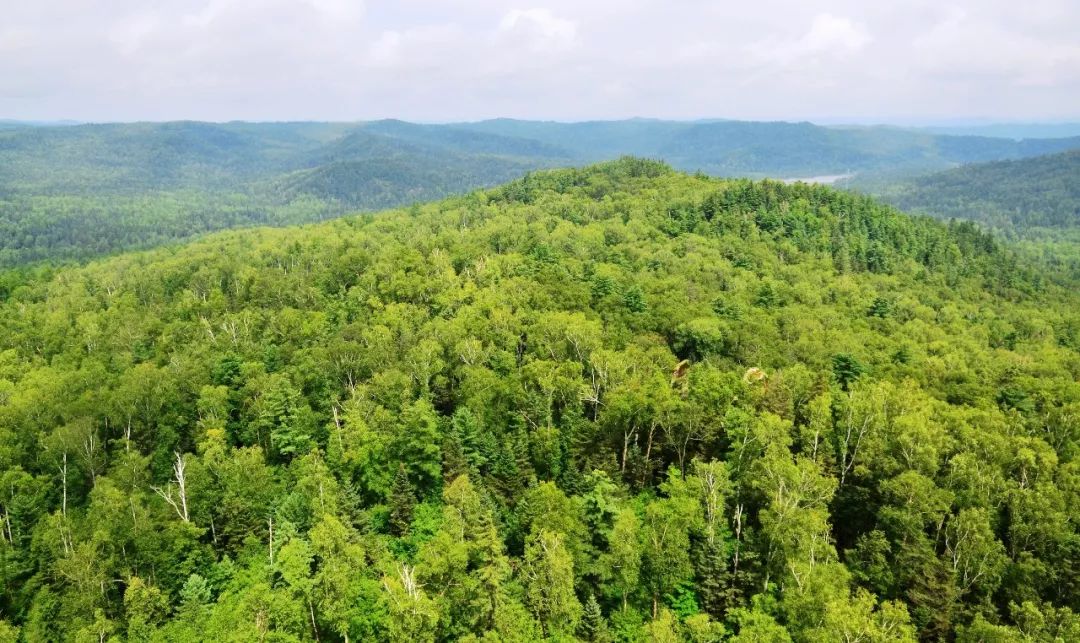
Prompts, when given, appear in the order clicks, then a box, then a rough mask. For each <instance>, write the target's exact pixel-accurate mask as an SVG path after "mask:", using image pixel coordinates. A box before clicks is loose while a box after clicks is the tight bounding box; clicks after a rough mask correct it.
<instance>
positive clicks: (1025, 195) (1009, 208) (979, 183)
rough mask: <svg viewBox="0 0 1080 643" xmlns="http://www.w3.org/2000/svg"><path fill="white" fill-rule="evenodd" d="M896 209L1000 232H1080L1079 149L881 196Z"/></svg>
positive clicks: (926, 180) (965, 170) (972, 168)
mask: <svg viewBox="0 0 1080 643" xmlns="http://www.w3.org/2000/svg"><path fill="white" fill-rule="evenodd" d="M883 196H884V197H885V198H886V199H887V200H888V201H890V202H891V203H894V204H895V205H897V206H898V207H900V208H903V209H905V210H914V211H919V212H925V213H928V214H932V215H934V216H937V217H941V218H961V219H968V220H971V221H978V222H980V223H983V224H985V225H987V226H989V227H991V228H995V229H999V230H1018V231H1023V230H1026V229H1030V228H1080V149H1077V150H1072V151H1069V152H1064V153H1061V154H1053V155H1048V156H1038V157H1035V158H1029V159H1023V160H1015V161H998V162H993V163H984V164H976V165H965V166H962V167H959V168H956V169H953V170H948V171H945V172H941V173H937V174H931V175H929V176H925V177H920V178H917V179H913V180H911V181H908V182H905V183H902V184H900V185H897V186H892V187H889V188H886V189H885V190H883Z"/></svg>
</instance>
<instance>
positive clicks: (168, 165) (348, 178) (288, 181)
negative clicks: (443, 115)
mask: <svg viewBox="0 0 1080 643" xmlns="http://www.w3.org/2000/svg"><path fill="white" fill-rule="evenodd" d="M1075 147H1080V139H1077V138H1072V139H1070V138H1061V139H1032V140H1021V141H1017V140H1011V139H1004V138H988V137H975V136H945V135H936V134H931V133H927V132H919V131H910V130H901V129H895V128H886V127H864V128H835V127H821V126H818V125H814V124H811V123H758V122H740V121H698V122H675V121H652V120H640V119H637V120H627V121H610V122H584V123H550V122H537V121H514V120H505V119H504V120H494V121H484V122H478V123H456V124H441V125H421V124H415V123H406V122H404V121H396V120H384V121H374V122H368V123H309V122H298V123H240V122H234V123H199V122H187V121H185V122H171V123H113V124H96V125H95V124H85V125H65V126H29V125H24V124H18V123H9V124H6V125H5V127H3V128H0V269H2V268H5V267H10V266H16V265H25V264H28V263H33V262H36V261H41V260H71V259H75V260H83V259H87V258H92V257H96V256H100V255H103V254H109V253H115V252H120V251H124V250H132V249H142V248H148V247H152V246H155V245H160V244H163V243H168V242H171V241H179V240H185V239H189V238H192V237H194V236H198V235H200V234H204V233H206V232H211V231H215V230H220V229H224V228H235V227H244V226H253V225H292V224H300V223H310V222H314V221H321V220H325V219H328V218H332V217H335V216H339V215H342V214H345V213H347V212H355V211H358V210H377V209H382V208H387V207H395V206H403V205H408V204H411V203H414V202H420V201H426V200H431V199H436V198H441V197H444V196H447V195H449V194H460V193H464V192H468V191H469V190H473V189H476V188H481V187H490V186H493V185H497V184H500V183H503V182H505V181H508V180H510V179H512V178H516V177H519V176H521V175H522V174H524V173H525V172H526V171H530V170H537V169H543V168H550V167H556V166H569V165H580V164H585V163H591V162H596V161H601V160H609V159H613V158H618V157H619V156H620V155H623V154H636V155H641V156H649V157H653V158H658V159H664V160H666V161H667V162H669V163H671V164H672V165H673V166H675V167H676V168H678V169H682V170H686V171H703V172H706V173H709V174H714V175H723V176H753V177H764V176H769V177H774V178H793V177H796V178H797V177H811V176H819V175H844V174H852V173H855V174H859V175H860V176H862V175H864V174H866V175H877V174H879V173H882V172H886V173H894V174H895V173H905V175H910V174H912V173H919V172H927V171H935V170H940V169H944V168H947V167H952V166H954V165H956V164H958V163H966V162H976V161H988V160H997V159H1009V158H1021V157H1027V156H1032V155H1038V154H1047V153H1051V152H1058V151H1061V150H1064V149H1069V148H1075Z"/></svg>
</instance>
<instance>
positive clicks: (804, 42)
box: [749, 13, 873, 69]
mask: <svg viewBox="0 0 1080 643" xmlns="http://www.w3.org/2000/svg"><path fill="white" fill-rule="evenodd" d="M872 40H873V38H872V37H871V36H870V34H869V32H868V31H867V30H866V28H865V27H864V26H863V25H861V24H859V23H856V22H855V21H853V20H851V19H850V18H845V17H838V16H834V15H832V14H830V13H821V14H818V15H816V16H814V18H813V20H812V21H811V23H810V27H809V29H807V31H806V32H804V33H803V34H802V35H801V36H800V37H798V38H794V39H783V38H780V37H777V36H770V37H768V38H766V39H764V40H761V41H759V42H756V43H754V44H753V45H751V46H750V48H749V50H750V52H751V53H752V54H753V55H754V56H755V57H756V58H758V59H760V60H761V61H762V62H765V63H771V64H775V65H780V66H789V65H794V66H796V67H798V68H800V69H801V68H804V67H806V66H807V65H813V64H816V63H817V62H819V61H820V60H822V59H835V58H840V57H844V56H848V55H851V54H855V53H857V52H859V51H860V50H861V49H863V48H864V47H865V46H866V45H868V44H869V43H870V42H871V41H872ZM830 62H831V61H830Z"/></svg>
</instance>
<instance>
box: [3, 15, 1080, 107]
mask: <svg viewBox="0 0 1080 643" xmlns="http://www.w3.org/2000/svg"><path fill="white" fill-rule="evenodd" d="M4 4H5V5H6V6H4V8H3V10H2V11H0V118H19V119H62V118H68V119H77V120H136V119H142V120H169V119H181V118H185V119H201V120H232V119H244V120H286V119H302V120H310V119H318V120H363V119H373V118H382V117H397V118H404V119H411V120H422V121H452V120H475V119H481V118H490V117H496V116H509V117H519V118H543V119H555V120H577V119H588V118H622V117H629V116H647V117H663V118H701V117H724V118H743V119H788V120H794V119H808V120H816V121H824V122H836V121H858V122H893V123H920V122H941V121H955V120H964V119H990V120H1064V119H1076V118H1077V117H1080V1H1078V0H1024V1H1023V2H1017V1H1016V0H963V1H959V2H949V1H948V0H892V1H874V0H829V1H819V2H807V1H805V0H804V1H799V0H744V1H713V2H706V1H704V0H523V1H520V2H518V1H510V2H503V1H501V0H471V1H466V0H441V1H434V0H428V1H424V0H366V1H355V0H188V1H179V0H175V1H169V0H100V1H97V2H86V0H11V1H9V2H6V3H4Z"/></svg>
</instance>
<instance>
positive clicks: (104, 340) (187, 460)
mask: <svg viewBox="0 0 1080 643" xmlns="http://www.w3.org/2000/svg"><path fill="white" fill-rule="evenodd" d="M1051 276H1052V275H1048V274H1045V273H1043V272H1041V271H1039V270H1036V269H1035V268H1032V267H1031V266H1030V265H1029V264H1027V263H1025V262H1024V261H1023V260H1021V259H1018V258H1017V256H1016V255H1014V254H1013V253H1012V251H1010V250H1009V249H1007V248H1005V247H1003V246H1002V245H1001V244H1000V243H999V242H998V241H996V240H995V239H994V238H993V237H991V236H989V235H988V234H986V233H984V232H981V231H980V230H979V229H978V228H976V227H975V226H974V225H973V224H970V223H951V224H945V223H942V222H938V221H935V220H933V219H930V218H926V217H908V216H905V215H902V214H900V213H898V212H897V211H895V210H893V209H891V208H890V207H888V206H885V205H881V204H880V203H879V202H877V201H874V200H872V199H870V198H868V197H863V196H858V195H854V194H850V193H844V192H839V191H836V190H832V189H829V188H825V187H821V186H811V185H806V184H795V185H784V184H781V183H778V182H773V181H762V182H756V181H750V180H745V179H733V180H719V179H711V178H706V177H704V176H702V175H697V176H690V175H686V174H681V173H677V172H675V171H673V170H671V169H670V168H669V167H668V166H666V165H662V164H660V163H656V162H651V161H642V160H636V159H623V160H620V161H617V162H611V163H606V164H602V165H598V166H593V167H589V168H586V169H582V170H554V171H546V172H541V173H536V174H532V175H528V176H526V177H525V178H523V179H519V180H516V181H513V182H511V183H508V184H506V185H504V186H502V187H499V188H495V189H491V190H487V191H481V192H473V193H470V194H467V195H465V196H460V197H454V198H450V199H448V200H444V201H441V202H436V203H431V204H427V205H419V206H415V207H411V208H408V209H405V210H400V211H393V212H385V213H381V214H379V215H377V216H376V215H370V214H368V215H358V216H350V217H346V218H342V219H337V220H334V221H330V222H325V223H321V224H316V225H309V226H305V227H300V228H292V229H270V228H259V229H253V230H244V231H231V232H224V233H219V234H216V235H213V236H209V237H206V238H204V239H201V240H198V241H195V242H193V243H191V244H189V245H186V246H182V247H176V248H162V249H158V250H153V251H149V252H143V253H131V254H125V255H122V256H119V257H114V258H111V259H106V260H101V261H97V262H93V263H90V264H89V265H87V266H84V267H78V268H67V269H59V270H39V271H37V272H35V273H26V274H18V275H16V274H14V273H8V275H7V276H6V277H5V281H4V282H3V283H2V284H0V639H4V640H6V639H18V640H23V641H35V642H36V641H54V640H76V641H123V640H128V641H190V640H235V641H253V640H266V641H298V640H320V641H338V640H341V641H361V640H388V641H414V642H420V641H449V640H485V641H536V640H551V641H571V640H583V641H678V640H687V641H699V642H706V641H727V640H733V641H746V642H748V641H762V642H764V641H770V642H772V641H778V642H782V641H799V642H802V641H905V640H925V641H938V640H957V641H963V642H975V641H1052V640H1061V641H1069V640H1077V639H1078V638H1080V616H1078V614H1077V610H1080V567H1078V566H1077V565H1076V559H1077V556H1078V555H1080V532H1078V528H1077V525H1078V522H1080V459H1078V457H1080V384H1078V378H1080V295H1078V294H1077V290H1076V289H1075V288H1074V287H1071V285H1070V284H1064V285H1061V284H1059V283H1057V281H1058V279H1060V277H1059V276H1054V278H1053V279H1051V278H1050V277H1051Z"/></svg>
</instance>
